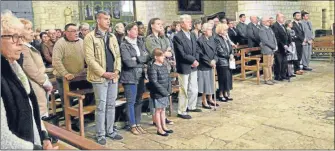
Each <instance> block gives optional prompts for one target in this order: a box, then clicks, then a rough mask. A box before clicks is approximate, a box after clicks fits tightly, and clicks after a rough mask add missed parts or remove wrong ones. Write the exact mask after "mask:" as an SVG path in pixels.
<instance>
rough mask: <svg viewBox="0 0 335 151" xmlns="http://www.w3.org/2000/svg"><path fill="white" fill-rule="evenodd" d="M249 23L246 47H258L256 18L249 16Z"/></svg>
mask: <svg viewBox="0 0 335 151" xmlns="http://www.w3.org/2000/svg"><path fill="white" fill-rule="evenodd" d="M250 21H251V22H250V23H249V24H248V26H247V37H248V47H249V48H252V47H258V46H259V43H260V39H259V29H260V26H259V25H258V19H257V16H250Z"/></svg>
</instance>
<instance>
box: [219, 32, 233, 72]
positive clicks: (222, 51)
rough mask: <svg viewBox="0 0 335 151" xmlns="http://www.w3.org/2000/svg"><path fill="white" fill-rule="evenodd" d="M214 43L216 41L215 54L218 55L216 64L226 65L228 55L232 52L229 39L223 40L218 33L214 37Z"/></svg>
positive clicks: (227, 64) (227, 63)
mask: <svg viewBox="0 0 335 151" xmlns="http://www.w3.org/2000/svg"><path fill="white" fill-rule="evenodd" d="M215 43H216V54H217V57H218V61H217V63H216V65H217V66H224V67H228V66H229V58H230V55H231V54H233V47H232V46H231V44H230V42H229V40H224V39H223V38H222V37H221V36H219V35H218V36H216V37H215ZM226 43H227V45H228V47H227V45H226Z"/></svg>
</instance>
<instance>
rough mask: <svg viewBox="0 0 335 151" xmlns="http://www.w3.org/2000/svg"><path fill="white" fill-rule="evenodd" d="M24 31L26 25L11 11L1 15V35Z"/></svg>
mask: <svg viewBox="0 0 335 151" xmlns="http://www.w3.org/2000/svg"><path fill="white" fill-rule="evenodd" d="M23 29H24V25H23V24H22V23H21V22H20V20H19V19H18V18H17V17H15V16H14V15H13V14H12V12H11V11H9V10H6V11H4V12H3V13H1V35H5V34H12V33H21V32H22V30H23Z"/></svg>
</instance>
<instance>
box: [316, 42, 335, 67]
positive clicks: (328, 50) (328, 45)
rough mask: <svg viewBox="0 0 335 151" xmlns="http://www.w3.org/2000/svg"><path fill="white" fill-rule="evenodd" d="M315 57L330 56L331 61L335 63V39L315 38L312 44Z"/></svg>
mask: <svg viewBox="0 0 335 151" xmlns="http://www.w3.org/2000/svg"><path fill="white" fill-rule="evenodd" d="M312 47H313V48H312V51H313V53H314V54H313V55H312V56H313V57H319V56H321V55H325V54H328V55H329V61H330V62H333V60H334V56H333V54H334V52H335V51H334V37H333V36H332V37H328V36H327V37H318V38H315V41H314V43H313V44H312Z"/></svg>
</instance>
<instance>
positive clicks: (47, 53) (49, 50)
mask: <svg viewBox="0 0 335 151" xmlns="http://www.w3.org/2000/svg"><path fill="white" fill-rule="evenodd" d="M48 36H49V37H50V39H49V41H47V42H45V43H43V44H42V54H43V57H44V59H45V67H47V68H48V67H51V66H52V54H53V47H54V45H55V43H56V41H57V33H56V30H54V29H50V30H48Z"/></svg>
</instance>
